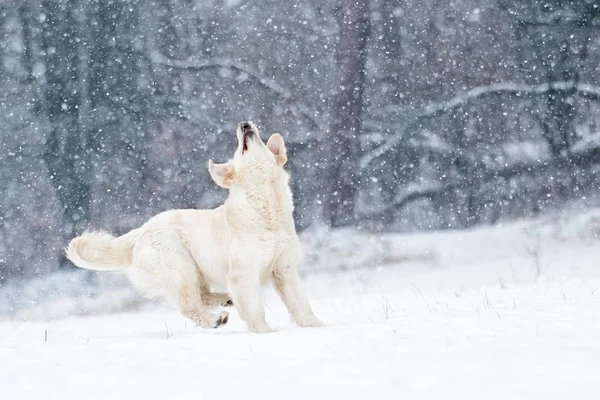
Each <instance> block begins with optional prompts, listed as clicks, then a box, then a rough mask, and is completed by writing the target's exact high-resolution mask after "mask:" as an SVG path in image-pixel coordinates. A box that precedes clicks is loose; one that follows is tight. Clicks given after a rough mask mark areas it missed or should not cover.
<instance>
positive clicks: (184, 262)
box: [66, 122, 323, 333]
mask: <svg viewBox="0 0 600 400" xmlns="http://www.w3.org/2000/svg"><path fill="white" fill-rule="evenodd" d="M236 136H237V141H238V146H237V149H236V150H235V153H234V156H233V158H232V159H230V160H229V161H228V162H226V163H223V164H216V163H214V162H213V161H212V160H209V162H208V170H209V172H210V176H211V178H212V179H213V180H214V182H215V183H216V184H217V185H219V186H221V187H223V188H226V189H228V190H229V195H228V198H227V200H226V201H225V202H224V203H223V204H222V205H221V206H219V207H217V208H215V209H211V210H196V209H176V210H170V211H165V212H162V213H160V214H158V215H156V216H154V217H152V218H151V219H149V220H148V221H147V222H146V223H145V224H143V225H142V226H141V227H140V228H137V229H133V230H131V231H130V232H128V233H126V234H124V235H122V236H119V237H114V236H112V235H110V234H108V233H106V232H102V231H97V232H86V233H84V234H82V235H81V236H78V237H76V238H74V239H72V240H71V241H70V243H69V245H68V247H67V249H66V256H67V258H68V259H69V260H71V262H73V264H75V265H76V266H78V267H81V268H86V269H93V270H103V271H106V270H109V271H118V270H122V271H124V272H126V273H127V275H128V276H129V278H130V280H131V281H132V283H133V284H134V286H136V287H138V288H140V289H142V290H143V291H144V292H145V294H147V295H149V296H152V297H156V296H159V297H163V298H167V299H173V300H175V301H176V302H177V304H178V307H179V310H180V312H181V313H182V314H183V315H184V316H185V317H187V318H189V319H191V320H192V321H193V322H194V323H195V324H196V325H198V326H201V327H204V328H217V327H220V326H223V325H225V324H226V323H227V321H228V318H229V313H228V312H226V311H223V312H221V313H219V314H215V313H213V312H211V311H210V308H214V307H218V306H225V307H227V306H231V305H233V306H235V307H236V309H237V311H238V312H239V315H240V316H241V318H242V319H243V320H244V321H245V322H246V325H247V327H248V329H249V330H250V331H252V332H257V333H265V332H271V331H272V329H271V327H270V326H269V325H268V324H267V322H266V320H265V310H264V307H263V304H262V300H261V295H260V288H261V285H263V284H266V283H269V282H272V283H274V286H275V290H276V292H277V293H278V295H279V297H280V298H281V300H282V301H283V303H284V304H285V306H286V308H287V309H288V312H289V314H290V317H291V319H292V320H293V321H294V322H295V323H296V324H297V325H299V326H303V327H320V326H323V323H322V322H321V321H320V320H319V319H318V318H317V317H316V316H315V314H314V313H313V310H312V309H311V306H310V305H309V302H308V300H307V298H306V296H305V294H304V293H303V291H302V289H301V287H300V280H299V277H298V271H297V266H298V261H299V258H300V242H299V240H298V236H297V234H296V229H295V225H294V220H293V218H292V211H293V209H294V204H293V199H292V192H291V190H290V186H289V175H288V173H287V172H286V170H285V169H284V168H283V167H284V165H285V163H286V162H287V155H286V147H285V143H284V141H283V138H282V137H281V135H279V134H273V135H272V136H271V137H270V138H269V140H268V141H267V143H266V144H265V143H264V142H263V141H262V139H261V138H260V135H259V131H258V129H257V127H256V126H255V125H254V124H253V123H252V122H241V123H239V124H238V126H237V129H236ZM211 287H216V288H218V289H220V290H222V291H223V290H224V291H226V293H216V292H211Z"/></svg>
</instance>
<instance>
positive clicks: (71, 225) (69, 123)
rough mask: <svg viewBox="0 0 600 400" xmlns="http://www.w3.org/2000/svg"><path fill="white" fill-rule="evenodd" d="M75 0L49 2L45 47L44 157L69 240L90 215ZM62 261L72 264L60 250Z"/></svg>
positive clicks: (63, 234) (45, 6)
mask: <svg viewBox="0 0 600 400" xmlns="http://www.w3.org/2000/svg"><path fill="white" fill-rule="evenodd" d="M76 9H77V4H76V1H73V0H68V1H60V2H56V1H45V2H43V3H42V12H43V15H44V18H45V20H44V21H43V23H42V48H43V50H44V61H45V66H46V84H45V86H44V98H45V99H44V100H45V101H44V103H45V105H46V106H45V113H46V115H47V117H48V120H49V122H50V132H49V134H48V137H47V139H46V149H45V152H44V161H45V162H46V164H47V166H48V171H49V174H50V182H51V184H52V185H53V187H54V190H55V192H56V195H57V197H58V200H59V202H60V204H61V208H62V214H63V223H62V229H61V239H62V242H63V243H65V244H66V243H67V242H68V241H69V240H70V239H71V238H72V237H73V236H75V235H76V234H77V233H81V230H82V228H83V227H84V226H85V223H86V222H87V221H88V219H89V213H90V183H89V176H88V175H89V168H90V165H89V162H88V160H89V151H88V150H89V149H87V148H86V144H87V143H86V142H87V141H86V135H85V132H82V131H81V127H80V123H79V109H80V107H81V98H80V90H79V89H80V85H79V81H80V72H81V71H80V68H79V65H78V64H79V61H78V57H77V51H76V48H77V46H78V44H77V40H76V33H75V32H76V29H77V20H76V18H75V16H74V13H75V12H76ZM60 259H61V266H65V265H67V261H66V259H65V258H64V256H62V255H61V258H60Z"/></svg>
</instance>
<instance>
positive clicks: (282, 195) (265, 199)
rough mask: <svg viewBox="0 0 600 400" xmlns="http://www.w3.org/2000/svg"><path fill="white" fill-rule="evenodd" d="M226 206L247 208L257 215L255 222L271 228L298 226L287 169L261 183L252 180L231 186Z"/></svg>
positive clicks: (287, 228)
mask: <svg viewBox="0 0 600 400" xmlns="http://www.w3.org/2000/svg"><path fill="white" fill-rule="evenodd" d="M225 205H226V206H227V207H233V208H236V209H238V208H240V207H241V208H245V207H248V208H249V210H252V213H253V214H254V217H255V218H258V221H253V222H254V223H258V224H260V225H263V226H264V227H265V228H267V229H269V230H280V229H286V230H289V229H292V230H294V229H295V228H294V221H293V216H292V213H293V211H294V203H293V197H292V191H291V189H290V186H289V176H288V174H287V173H286V172H285V171H279V173H277V174H274V175H272V176H270V177H268V178H267V179H264V180H262V181H260V182H256V181H253V182H251V183H247V184H242V185H239V186H235V187H233V188H231V189H230V192H229V198H228V199H227V201H226V202H225Z"/></svg>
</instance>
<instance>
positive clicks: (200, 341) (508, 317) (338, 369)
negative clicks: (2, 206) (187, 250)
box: [0, 213, 600, 400]
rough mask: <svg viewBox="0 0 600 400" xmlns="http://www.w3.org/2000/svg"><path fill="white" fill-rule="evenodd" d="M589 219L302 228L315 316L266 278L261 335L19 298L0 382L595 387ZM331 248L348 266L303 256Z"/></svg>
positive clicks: (90, 395)
mask: <svg viewBox="0 0 600 400" xmlns="http://www.w3.org/2000/svg"><path fill="white" fill-rule="evenodd" d="M599 233H600V218H599V217H598V214H593V213H588V214H580V215H575V216H567V217H556V218H550V219H546V220H538V221H534V222H523V223H515V224H511V225H505V226H503V227H494V228H486V229H477V230H472V231H468V232H442V233H426V234H417V235H387V236H385V237H379V236H377V237H375V236H370V235H366V234H361V233H357V232H333V233H330V234H327V235H323V236H322V237H320V239H319V240H316V239H312V240H311V239H310V238H308V237H304V238H303V240H304V242H305V243H306V247H307V255H306V257H305V260H306V261H305V262H306V264H307V265H306V266H305V267H304V269H305V270H307V271H310V273H307V274H306V276H304V277H303V286H304V287H305V288H306V291H307V293H308V295H309V298H310V300H311V303H312V305H313V309H314V310H315V312H316V314H317V315H318V316H319V317H320V318H321V319H323V320H324V321H325V322H326V323H327V327H325V328H320V329H318V328H311V329H307V328H297V327H295V326H294V325H292V324H291V323H289V321H288V318H287V314H286V311H285V309H284V307H283V305H282V304H281V302H280V301H279V300H278V299H277V297H276V296H275V294H274V292H273V291H272V290H270V289H269V290H266V291H265V304H266V306H267V311H266V312H267V319H268V322H269V323H270V324H271V326H273V327H274V328H276V329H277V332H275V333H272V334H267V335H256V334H251V333H248V332H247V331H246V329H245V327H244V326H243V324H242V322H241V321H240V319H239V317H238V316H237V314H236V313H235V311H233V312H232V317H231V318H230V319H229V323H228V324H227V325H226V326H225V327H223V328H221V329H216V330H203V329H200V328H194V327H192V325H191V323H189V322H186V321H185V319H184V318H183V317H181V316H180V315H179V314H178V312H177V311H176V310H175V309H174V308H172V307H169V306H158V305H154V304H150V305H146V306H143V307H141V308H140V309H139V310H138V311H130V312H119V313H112V314H98V315H87V316H69V317H64V318H59V319H51V320H45V319H43V318H35V319H33V318H30V317H31V315H29V316H28V314H27V312H26V311H24V312H21V313H18V314H15V315H13V316H12V317H10V319H9V318H5V319H4V320H3V321H2V322H0V393H1V398H3V399H29V398H44V399H55V398H56V399H75V398H77V399H79V398H85V399H113V398H114V399H120V398H135V399H138V398H139V399H142V398H152V399H166V398H173V399H203V398H233V399H235V398H241V397H242V396H243V397H246V398H262V399H288V398H292V399H306V398H313V399H314V398H317V399H318V398H331V397H338V398H343V399H350V398H352V399H364V398H365V397H367V398H368V397H372V398H384V399H544V400H545V399H561V400H563V399H565V398H574V399H597V398H598V393H599V390H600V378H599V377H598V371H600V240H599V239H598V234H599ZM318 243H321V246H322V248H319V247H318V245H317V244H318ZM361 257H362V258H361ZM308 263H312V264H311V265H308ZM331 263H338V264H339V265H338V266H337V267H336V269H338V268H344V267H346V268H347V269H346V270H345V271H342V272H334V271H332V270H329V269H327V268H325V267H316V265H320V266H323V265H326V264H331ZM369 263H371V264H370V265H369ZM111 290H113V288H111V287H110V286H108V287H107V288H106V291H107V293H106V295H107V296H110V295H111ZM37 309H38V314H36V315H37V316H38V317H39V310H40V308H39V307H38V308H37Z"/></svg>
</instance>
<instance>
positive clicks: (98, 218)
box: [0, 0, 600, 285]
mask: <svg viewBox="0 0 600 400" xmlns="http://www.w3.org/2000/svg"><path fill="white" fill-rule="evenodd" d="M0 29H1V30H0V34H1V35H2V39H1V40H0V88H1V91H0V109H1V112H0V122H1V125H2V130H0V166H1V167H0V193H2V196H0V222H1V226H0V285H1V284H2V282H5V281H7V280H8V279H10V278H12V277H14V276H21V277H29V276H33V275H38V274H44V273H48V272H51V271H54V270H56V269H58V268H61V266H65V265H67V263H66V262H65V260H64V259H63V258H62V257H61V249H62V247H63V246H64V245H65V244H66V243H67V242H68V240H69V239H70V238H71V237H73V236H75V235H76V234H78V233H81V232H82V231H83V230H84V229H86V228H103V229H107V230H110V231H111V232H113V233H116V234H121V233H123V232H125V231H127V230H129V229H131V228H133V227H136V226H139V225H140V224H141V223H142V222H143V221H144V220H146V219H147V218H148V217H150V216H152V215H154V214H156V213H158V212H159V211H163V210H167V209H170V208H181V207H198V208H208V207H215V206H217V205H218V204H219V203H220V202H222V201H223V200H224V199H225V197H226V195H227V194H226V192H225V191H224V190H222V189H220V188H218V187H217V186H216V185H215V184H213V183H212V182H211V181H210V178H209V175H208V171H207V163H208V160H209V158H212V159H213V160H215V161H218V162H222V161H225V160H226V159H227V158H229V157H230V156H231V154H232V151H233V149H234V146H235V136H234V134H233V131H234V128H235V125H236V123H237V122H239V121H241V120H245V119H250V120H253V121H255V122H256V123H257V124H258V125H259V127H260V128H261V129H262V131H263V138H265V137H266V135H267V134H270V133H274V132H279V133H281V134H282V135H283V136H284V138H285V139H286V141H287V144H288V152H289V153H290V157H289V158H290V162H289V163H288V165H287V168H288V170H290V172H291V174H292V184H293V187H292V189H293V192H294V196H295V201H296V215H295V219H296V222H297V224H298V228H299V229H306V228H309V227H310V226H311V224H321V225H326V226H330V227H342V226H354V227H360V228H361V229H368V230H374V231H410V230H423V229H446V228H466V227H470V226H474V225H479V224H490V223H495V222H497V221H501V220H508V219H511V218H518V217H526V216H533V215H537V214H540V213H543V212H547V211H549V210H553V209H557V208H559V207H562V206H564V205H565V204H567V203H568V202H571V201H580V202H583V203H584V204H588V205H590V206H593V205H595V204H597V202H598V198H599V197H600V196H599V194H600V190H599V188H600V185H599V183H600V2H599V1H593V0H572V1H563V0H545V1H536V0H531V1H510V0H497V1H494V0H445V1H441V0H426V1H425V0H424V1H418V0H395V1H394V0H371V1H369V0H352V1H339V0H296V1H282V0H277V1H275V0H261V1H250V0H212V1H211V0H171V1H169V0H42V1H38V0H3V1H0Z"/></svg>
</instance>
